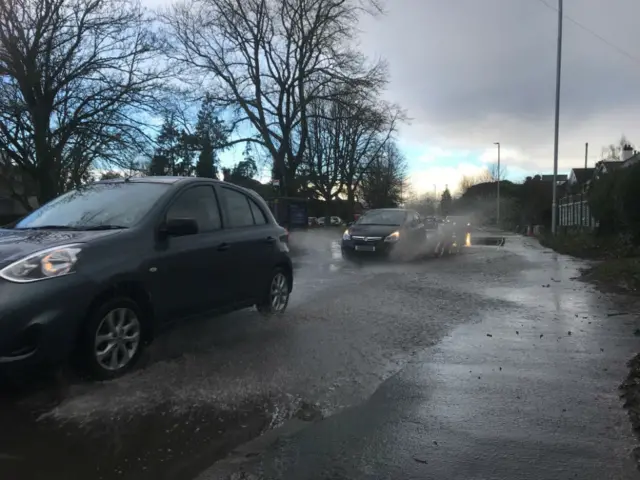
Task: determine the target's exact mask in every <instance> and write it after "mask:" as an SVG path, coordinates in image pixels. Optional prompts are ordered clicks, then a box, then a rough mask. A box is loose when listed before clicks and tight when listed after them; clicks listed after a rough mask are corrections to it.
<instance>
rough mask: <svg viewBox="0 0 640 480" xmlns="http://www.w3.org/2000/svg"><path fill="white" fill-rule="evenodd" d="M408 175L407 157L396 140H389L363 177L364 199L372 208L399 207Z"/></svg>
mask: <svg viewBox="0 0 640 480" xmlns="http://www.w3.org/2000/svg"><path fill="white" fill-rule="evenodd" d="M406 177H407V161H406V159H405V158H404V156H403V155H402V153H401V152H400V150H399V149H398V147H397V145H396V144H395V143H394V142H388V143H386V144H385V146H384V148H383V149H382V150H381V152H380V154H379V155H377V156H376V159H375V160H374V161H373V162H372V163H371V165H369V168H368V169H367V172H366V174H365V175H364V176H363V178H362V182H361V184H360V187H359V190H360V194H361V196H362V199H363V200H364V201H365V202H366V203H367V204H368V205H369V207H371V208H384V207H397V206H399V205H401V204H402V202H403V193H404V190H405V186H406Z"/></svg>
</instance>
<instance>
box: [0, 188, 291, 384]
mask: <svg viewBox="0 0 640 480" xmlns="http://www.w3.org/2000/svg"><path fill="white" fill-rule="evenodd" d="M285 236H286V232H285V230H284V229H283V228H282V227H280V226H279V225H278V224H277V223H276V221H275V219H274V217H273V215H272V213H271V212H270V210H269V208H268V207H267V205H266V204H265V202H264V201H263V200H262V199H261V198H260V197H259V196H258V195H257V194H255V193H254V192H252V191H250V190H247V189H244V188H240V187H237V186H235V185H232V184H229V183H225V182H220V181H216V180H211V179H202V178H189V177H146V178H132V179H126V180H110V181H103V182H97V183H94V184H90V185H87V186H84V187H81V188H79V189H77V190H73V191H71V192H68V193H66V194H64V195H62V196H60V197H58V198H56V199H54V200H52V201H51V202H49V203H47V204H46V205H44V206H42V207H41V208H39V209H38V210H36V211H34V212H32V213H31V214H29V215H28V216H26V217H25V218H24V219H22V220H21V221H19V222H18V223H17V224H16V225H15V226H14V227H13V228H11V229H0V370H5V371H6V370H9V371H11V370H13V371H24V369H27V370H28V369H29V368H32V367H34V366H37V367H41V366H54V365H57V364H59V363H64V362H65V361H66V360H68V359H69V358H73V360H75V362H76V364H77V365H78V366H79V367H81V368H82V369H84V370H85V371H86V372H87V373H89V374H91V375H92V376H93V377H95V378H98V379H109V378H113V377H116V376H119V375H121V374H123V373H124V372H126V371H127V370H129V369H130V368H131V367H132V366H133V365H134V363H135V361H136V359H137V358H138V357H139V355H140V353H141V351H142V348H143V346H144V345H146V344H148V343H149V342H150V341H151V340H153V338H154V336H155V335H156V334H157V332H159V331H160V330H162V329H163V327H165V326H168V325H169V324H171V323H174V322H176V321H180V320H182V319H185V318H188V317H192V316H196V315H202V314H208V313H214V312H223V311H229V310H235V309H239V308H244V307H248V306H251V305H256V306H257V308H258V310H259V311H260V312H262V313H264V314H280V313H282V312H284V310H285V308H286V307H287V303H288V301H289V294H290V292H291V289H292V286H293V274H292V265H291V260H290V258H289V254H288V247H287V245H286V242H285V241H284V240H285Z"/></svg>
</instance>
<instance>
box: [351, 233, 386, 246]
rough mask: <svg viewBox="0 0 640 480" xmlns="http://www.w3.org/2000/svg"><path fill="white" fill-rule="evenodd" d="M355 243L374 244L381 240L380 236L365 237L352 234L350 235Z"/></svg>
mask: <svg viewBox="0 0 640 480" xmlns="http://www.w3.org/2000/svg"><path fill="white" fill-rule="evenodd" d="M351 240H353V243H355V244H356V245H375V244H376V243H378V242H380V241H381V240H382V237H365V236H362V235H353V236H352V237H351Z"/></svg>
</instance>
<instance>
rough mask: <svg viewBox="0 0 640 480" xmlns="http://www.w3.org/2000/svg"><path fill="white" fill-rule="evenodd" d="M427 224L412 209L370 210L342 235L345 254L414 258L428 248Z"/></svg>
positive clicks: (349, 256) (347, 256)
mask: <svg viewBox="0 0 640 480" xmlns="http://www.w3.org/2000/svg"><path fill="white" fill-rule="evenodd" d="M425 241H426V232H425V225H424V223H423V222H422V220H421V218H420V215H418V213H417V212H415V211H413V210H405V209H401V208H383V209H376V210H369V211H367V212H366V213H365V214H363V215H362V216H360V217H359V218H358V220H357V221H356V222H354V223H352V224H351V225H350V226H349V227H348V228H347V229H346V230H345V232H344V234H343V235H342V244H341V247H342V248H341V249H342V255H343V256H344V257H345V258H347V259H350V258H356V257H357V256H360V257H362V256H374V255H382V256H393V257H397V258H411V257H413V256H416V255H418V254H420V253H421V251H422V249H423V248H424V246H425Z"/></svg>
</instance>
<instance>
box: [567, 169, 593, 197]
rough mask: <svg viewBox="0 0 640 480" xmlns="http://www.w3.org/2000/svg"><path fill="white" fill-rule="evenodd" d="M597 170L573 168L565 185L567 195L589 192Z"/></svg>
mask: <svg viewBox="0 0 640 480" xmlns="http://www.w3.org/2000/svg"><path fill="white" fill-rule="evenodd" d="M595 171H596V169H595V168H572V169H571V171H570V172H569V176H568V178H567V181H566V183H565V185H564V188H565V192H566V193H580V192H582V193H584V192H586V191H587V190H588V188H589V185H590V184H591V180H592V179H593V175H594V174H595Z"/></svg>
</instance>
